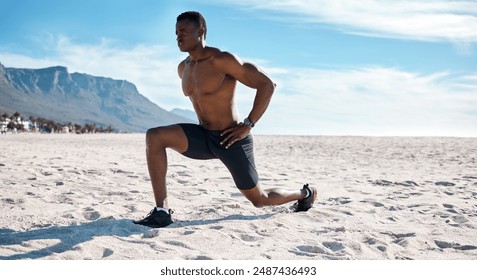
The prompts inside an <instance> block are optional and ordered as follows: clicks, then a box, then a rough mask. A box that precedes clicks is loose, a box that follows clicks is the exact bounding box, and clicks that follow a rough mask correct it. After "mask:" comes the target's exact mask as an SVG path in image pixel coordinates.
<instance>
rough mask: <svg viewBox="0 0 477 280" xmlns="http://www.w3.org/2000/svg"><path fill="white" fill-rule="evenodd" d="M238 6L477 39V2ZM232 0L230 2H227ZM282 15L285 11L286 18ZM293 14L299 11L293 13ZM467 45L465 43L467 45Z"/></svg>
mask: <svg viewBox="0 0 477 280" xmlns="http://www.w3.org/2000/svg"><path fill="white" fill-rule="evenodd" d="M233 2H235V4H236V5H237V6H241V7H244V8H247V9H257V10H260V11H265V12H269V13H268V14H266V15H267V16H275V14H274V13H276V12H278V13H279V15H278V16H276V19H277V20H289V21H290V20H291V21H294V22H305V23H319V24H330V25H333V26H335V27H337V28H339V29H341V30H342V31H343V32H346V33H353V34H361V35H365V36H376V37H387V38H399V39H411V40H423V41H450V42H453V43H457V44H463V45H464V46H467V45H466V44H468V43H469V42H472V43H475V42H477V3H476V2H475V1H445V0H413V1H410V0H379V1H378V0H360V1H355V0H334V1H328V0H269V1H266V2H264V1H261V0H240V1H233ZM227 4H230V2H227ZM280 14H287V16H286V17H284V16H283V15H281V16H280ZM289 15H295V16H294V17H290V16H289ZM464 50H466V47H464Z"/></svg>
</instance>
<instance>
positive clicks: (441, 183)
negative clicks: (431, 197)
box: [434, 181, 455, 187]
mask: <svg viewBox="0 0 477 280" xmlns="http://www.w3.org/2000/svg"><path fill="white" fill-rule="evenodd" d="M434 185H436V186H442V187H453V186H455V184H454V183H451V182H445V181H439V182H435V183H434Z"/></svg>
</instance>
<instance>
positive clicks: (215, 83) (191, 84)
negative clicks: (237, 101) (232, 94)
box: [182, 62, 226, 96]
mask: <svg viewBox="0 0 477 280" xmlns="http://www.w3.org/2000/svg"><path fill="white" fill-rule="evenodd" d="M225 78H226V75H225V74H224V73H221V72H219V71H217V70H216V69H215V68H214V67H213V66H212V65H211V64H210V63H208V62H200V63H188V64H187V65H186V66H185V68H184V72H183V73H182V90H183V91H184V94H185V95H187V96H190V95H207V94H213V93H215V92H217V91H219V90H220V88H221V87H222V84H223V82H224V80H225Z"/></svg>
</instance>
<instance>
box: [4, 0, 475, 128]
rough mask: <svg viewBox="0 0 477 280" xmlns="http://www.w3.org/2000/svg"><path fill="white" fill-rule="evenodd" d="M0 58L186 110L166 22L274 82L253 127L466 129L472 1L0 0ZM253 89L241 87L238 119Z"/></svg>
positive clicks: (471, 86) (470, 121)
mask: <svg viewBox="0 0 477 280" xmlns="http://www.w3.org/2000/svg"><path fill="white" fill-rule="evenodd" d="M0 10H1V11H2V17H0V26H1V27H2V28H0V63H2V64H3V65H5V66H6V67H16V68H42V67H49V66H54V65H63V66H66V67H68V69H69V71H70V72H81V73H88V74H92V75H97V76H106V77H112V78H114V79H125V80H128V81H130V82H132V83H134V84H135V85H136V86H137V88H138V90H139V92H140V93H141V94H143V95H145V96H146V97H148V98H149V99H150V100H152V101H153V102H155V103H156V104H158V105H159V106H161V107H163V108H165V109H167V110H171V109H173V108H184V109H192V107H191V105H190V101H189V100H188V98H186V97H184V96H183V94H182V92H181V88H180V80H179V78H178V76H177V71H176V69H177V68H176V67H177V64H178V63H179V62H180V61H181V60H182V59H183V58H184V57H185V56H186V54H184V53H181V52H180V51H179V50H178V49H177V46H176V43H175V21H176V17H177V15H178V14H180V13H181V12H183V11H186V10H198V11H200V12H202V13H203V14H204V16H205V18H206V20H207V25H208V34H207V44H208V45H210V46H214V47H218V48H221V49H223V50H226V51H230V52H233V53H235V54H236V55H238V56H239V57H241V58H242V59H244V60H247V61H250V62H252V63H255V64H256V65H258V66H259V67H261V68H262V69H264V70H265V72H267V73H268V74H269V75H270V76H271V77H272V79H273V80H274V81H275V82H276V83H277V84H278V87H277V90H276V93H275V95H274V97H273V100H272V103H271V104H270V107H269V109H268V111H267V112H266V114H265V115H264V117H263V118H262V119H261V120H260V122H259V123H258V124H257V127H256V128H254V130H255V133H257V134H299V135H398V136H473V137H477V47H476V44H477V1H443V0H426V1H424V0H422V1H419V0H415V1H400V0H382V1H378V0H374V1H373V0H362V1H353V0H347V1H345V0H335V1H325V0H309V1H305V0H301V1H300V0H294V1H292V0H280V1H279V0H267V1H258V0H231V1H200V0H199V1H172V0H170V1H153V0H135V1H133V0H128V1H126V0H107V1H106V0H82V1H79V0H78V1H77V0H70V1H60V0H56V1H54V0H42V1H35V0H0ZM253 97H254V91H253V90H251V89H248V88H246V87H244V86H241V87H239V88H238V90H237V105H238V109H239V113H240V115H241V117H242V118H244V117H246V116H247V114H248V112H249V111H250V109H251V106H252V102H253Z"/></svg>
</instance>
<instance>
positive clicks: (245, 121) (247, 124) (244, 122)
mask: <svg viewBox="0 0 477 280" xmlns="http://www.w3.org/2000/svg"><path fill="white" fill-rule="evenodd" d="M243 124H244V125H246V126H250V127H254V126H255V124H254V123H253V122H252V121H251V120H250V119H249V118H245V120H243Z"/></svg>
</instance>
